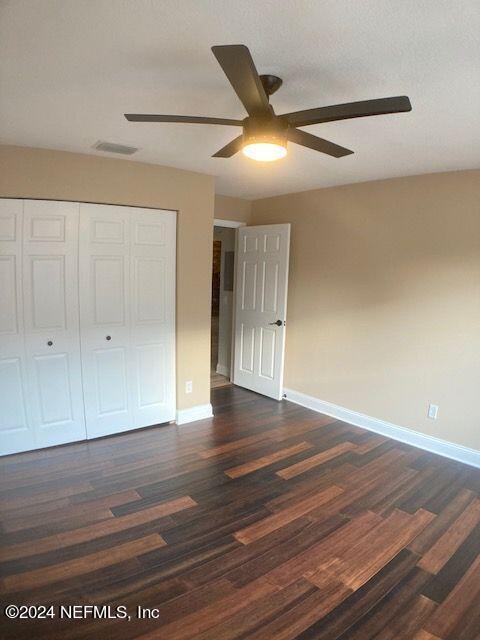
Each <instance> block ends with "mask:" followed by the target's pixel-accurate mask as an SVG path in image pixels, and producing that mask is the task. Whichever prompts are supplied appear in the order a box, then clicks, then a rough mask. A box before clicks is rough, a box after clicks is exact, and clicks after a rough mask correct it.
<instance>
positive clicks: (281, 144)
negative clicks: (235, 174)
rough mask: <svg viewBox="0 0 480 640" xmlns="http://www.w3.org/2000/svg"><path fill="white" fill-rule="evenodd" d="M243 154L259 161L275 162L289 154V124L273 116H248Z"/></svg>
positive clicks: (245, 124) (244, 133)
mask: <svg viewBox="0 0 480 640" xmlns="http://www.w3.org/2000/svg"><path fill="white" fill-rule="evenodd" d="M242 151H243V154H244V155H246V156H247V158H251V159H252V160H257V161H258V162H273V161H275V160H280V158H284V157H285V156H286V155H287V125H286V123H284V122H282V121H278V120H276V119H274V118H272V117H266V118H265V117H264V118H259V117H257V118H251V117H250V118H246V120H245V121H244V125H243V147H242Z"/></svg>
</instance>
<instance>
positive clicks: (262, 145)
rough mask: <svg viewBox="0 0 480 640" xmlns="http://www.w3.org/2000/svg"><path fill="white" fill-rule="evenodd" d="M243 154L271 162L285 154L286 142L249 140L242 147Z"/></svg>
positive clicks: (253, 158)
mask: <svg viewBox="0 0 480 640" xmlns="http://www.w3.org/2000/svg"><path fill="white" fill-rule="evenodd" d="M242 151H243V153H244V155H246V156H247V158H251V159H252V160H257V161H258V162H273V161H275V160H280V158H284V157H285V156H286V155H287V144H286V143H285V144H279V143H278V142H250V143H247V144H245V145H244V147H243V149H242Z"/></svg>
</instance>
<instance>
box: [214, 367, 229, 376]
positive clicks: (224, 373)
mask: <svg viewBox="0 0 480 640" xmlns="http://www.w3.org/2000/svg"><path fill="white" fill-rule="evenodd" d="M216 371H217V373H219V374H220V375H221V376H226V377H227V378H229V377H230V369H229V368H228V367H226V366H225V365H224V364H220V363H219V364H217V369H216Z"/></svg>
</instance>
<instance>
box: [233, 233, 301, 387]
mask: <svg viewBox="0 0 480 640" xmlns="http://www.w3.org/2000/svg"><path fill="white" fill-rule="evenodd" d="M237 240H238V241H237V254H236V274H237V275H236V285H235V289H236V291H235V346H234V355H235V362H234V377H233V381H234V383H235V384H237V385H239V386H242V387H246V388H247V389H252V390H253V391H257V392H258V393H262V394H264V395H267V396H270V397H272V398H275V399H277V400H280V399H281V397H282V390H283V361H284V349H285V319H286V312H287V284H288V257H289V246H290V225H289V224H278V225H264V226H258V227H242V228H240V229H239V230H238V239H237ZM278 320H280V321H281V322H280V325H279V326H277V325H275V324H274V323H275V322H276V321H278Z"/></svg>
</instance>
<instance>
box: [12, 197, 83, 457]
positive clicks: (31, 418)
mask: <svg viewBox="0 0 480 640" xmlns="http://www.w3.org/2000/svg"><path fill="white" fill-rule="evenodd" d="M78 212H79V204H78V203H71V202H45V201H29V200H8V199H5V200H0V453H2V454H7V453H15V452H17V451H26V450H29V449H36V448H41V447H48V446H51V445H56V444H63V443H65V442H72V441H74V440H82V439H84V438H85V420H84V409H83V393H82V376H81V363H80V341H79V319H78V318H79V316H78V311H79V309H78Z"/></svg>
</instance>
